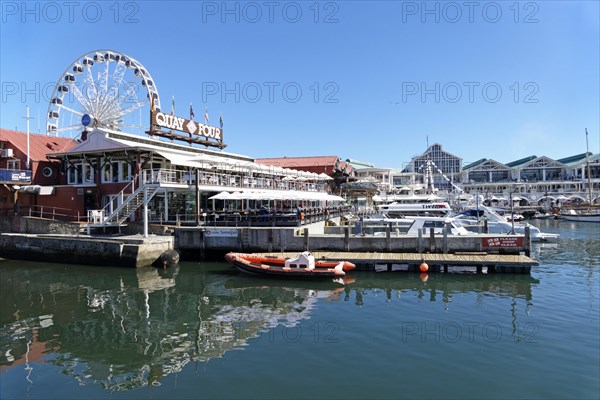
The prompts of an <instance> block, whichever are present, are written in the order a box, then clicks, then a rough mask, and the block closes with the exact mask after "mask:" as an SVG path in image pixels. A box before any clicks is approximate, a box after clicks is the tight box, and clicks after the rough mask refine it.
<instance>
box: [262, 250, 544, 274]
mask: <svg viewBox="0 0 600 400" xmlns="http://www.w3.org/2000/svg"><path fill="white" fill-rule="evenodd" d="M260 254H263V255H272V256H283V257H296V256H297V255H298V253H292V252H285V253H279V252H273V253H260ZM312 254H313V255H314V256H315V259H317V260H328V261H350V262H352V263H354V264H356V266H357V269H360V270H377V269H378V268H377V267H376V266H377V265H379V266H385V269H387V270H388V271H392V270H406V271H410V272H419V271H420V270H419V266H420V265H421V263H423V262H425V263H427V265H428V267H429V270H428V272H449V270H451V269H459V268H461V269H464V268H465V267H475V269H476V271H477V272H483V268H486V269H487V270H486V271H487V273H494V272H496V273H497V272H503V273H526V274H528V273H530V271H531V267H532V266H535V265H539V263H538V262H537V261H536V260H534V259H532V258H530V257H527V256H522V255H508V254H488V253H485V252H460V253H454V254H439V253H423V254H420V253H379V252H373V253H370V252H328V251H313V252H312ZM394 266H396V268H394Z"/></svg>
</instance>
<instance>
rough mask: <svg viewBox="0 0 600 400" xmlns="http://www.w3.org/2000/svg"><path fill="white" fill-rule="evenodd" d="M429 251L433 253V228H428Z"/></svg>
mask: <svg viewBox="0 0 600 400" xmlns="http://www.w3.org/2000/svg"><path fill="white" fill-rule="evenodd" d="M429 251H430V252H431V253H433V252H434V251H435V232H434V230H433V228H429Z"/></svg>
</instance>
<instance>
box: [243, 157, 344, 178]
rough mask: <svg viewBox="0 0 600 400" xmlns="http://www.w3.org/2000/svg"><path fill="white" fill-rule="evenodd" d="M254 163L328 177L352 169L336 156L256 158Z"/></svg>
mask: <svg viewBox="0 0 600 400" xmlns="http://www.w3.org/2000/svg"><path fill="white" fill-rule="evenodd" d="M255 161H256V162H257V163H259V164H265V165H274V166H276V167H282V168H291V169H297V170H301V171H309V172H315V173H317V174H318V173H322V172H324V173H326V174H328V175H331V174H334V173H336V171H344V170H345V171H346V172H351V171H352V169H353V168H352V166H351V165H350V164H348V163H347V162H345V161H342V159H341V158H340V157H338V156H314V157H281V158H257V159H256V160H255Z"/></svg>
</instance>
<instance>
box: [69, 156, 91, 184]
mask: <svg viewBox="0 0 600 400" xmlns="http://www.w3.org/2000/svg"><path fill="white" fill-rule="evenodd" d="M67 183H68V184H69V185H81V184H89V183H94V168H93V167H92V166H91V165H90V164H89V163H88V162H87V161H84V160H82V161H78V162H76V163H74V164H71V165H69V168H68V172H67Z"/></svg>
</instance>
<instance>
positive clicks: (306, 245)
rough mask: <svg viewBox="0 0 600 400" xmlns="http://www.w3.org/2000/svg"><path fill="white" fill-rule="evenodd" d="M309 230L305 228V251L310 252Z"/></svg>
mask: <svg viewBox="0 0 600 400" xmlns="http://www.w3.org/2000/svg"><path fill="white" fill-rule="evenodd" d="M308 239H309V238H308V228H304V250H305V251H308V250H309V240H308Z"/></svg>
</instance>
